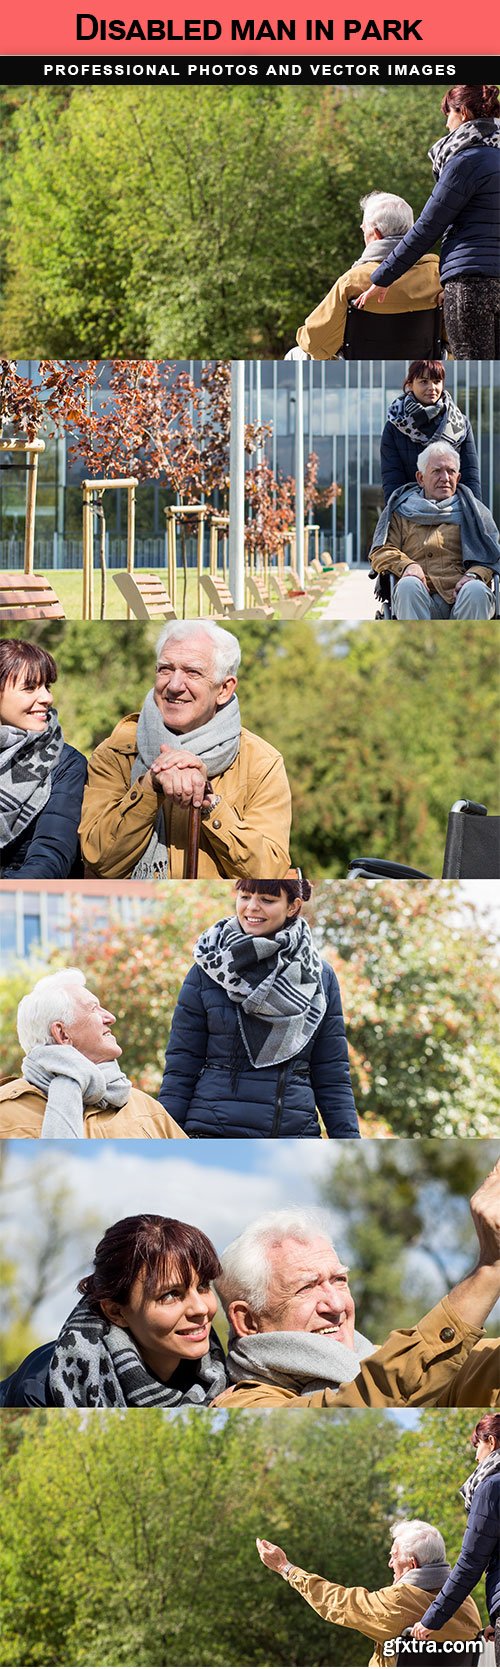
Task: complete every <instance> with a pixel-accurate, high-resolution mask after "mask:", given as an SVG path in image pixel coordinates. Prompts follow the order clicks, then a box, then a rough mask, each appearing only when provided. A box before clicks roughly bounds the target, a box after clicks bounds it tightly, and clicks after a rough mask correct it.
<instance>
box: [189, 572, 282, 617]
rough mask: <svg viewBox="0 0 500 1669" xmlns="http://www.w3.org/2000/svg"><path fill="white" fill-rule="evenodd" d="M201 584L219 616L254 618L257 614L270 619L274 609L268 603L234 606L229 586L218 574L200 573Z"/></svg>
mask: <svg viewBox="0 0 500 1669" xmlns="http://www.w3.org/2000/svg"><path fill="white" fill-rule="evenodd" d="M201 584H202V586H203V590H204V592H205V593H206V596H207V597H208V601H209V603H211V604H212V608H214V609H215V611H216V614H218V615H219V617H222V618H226V619H229V620H255V618H256V616H257V617H258V618H260V619H261V620H263V619H270V618H271V616H272V615H273V613H274V609H272V608H270V607H269V604H268V603H264V604H263V603H260V604H257V605H256V607H255V608H235V605H234V598H233V597H232V596H231V592H230V590H229V586H228V585H226V581H225V579H223V578H222V575H220V574H216V575H213V574H202V576H201Z"/></svg>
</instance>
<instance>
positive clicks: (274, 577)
mask: <svg viewBox="0 0 500 1669" xmlns="http://www.w3.org/2000/svg"><path fill="white" fill-rule="evenodd" d="M269 583H270V585H271V587H272V589H273V591H274V592H275V593H276V596H277V598H278V611H279V614H280V616H281V619H282V620H301V619H302V616H303V615H304V614H307V611H308V609H310V607H311V603H312V597H311V596H310V595H309V593H308V592H306V593H305V594H303V595H302V596H301V597H290V595H289V592H288V591H287V589H286V585H284V584H283V580H282V579H280V577H279V574H278V573H276V571H275V569H273V568H270V570H269Z"/></svg>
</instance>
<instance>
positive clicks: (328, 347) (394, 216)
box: [289, 191, 441, 359]
mask: <svg viewBox="0 0 500 1669" xmlns="http://www.w3.org/2000/svg"><path fill="white" fill-rule="evenodd" d="M361 208H362V209H363V220H362V225H361V231H362V233H363V238H364V242H365V248H364V251H363V254H362V255H360V256H359V258H358V260H357V261H355V262H354V266H352V267H350V268H349V271H348V272H344V273H342V277H341V278H337V281H336V283H335V284H334V285H333V289H331V290H329V292H328V295H327V296H325V298H324V300H323V301H320V303H319V306H318V307H315V309H314V312H313V313H310V314H309V317H308V318H307V319H306V322H305V324H304V325H301V326H300V329H299V330H298V331H297V342H298V345H299V348H300V349H302V353H305V354H307V355H308V356H309V358H310V359H335V356H336V354H338V353H340V350H341V348H342V343H343V340H344V335H345V327H346V319H347V307H348V303H349V302H350V301H353V300H354V298H355V297H356V296H360V295H362V293H363V291H364V290H365V289H366V285H367V282H368V278H369V277H371V274H372V272H374V271H375V268H376V267H377V266H379V265H380V262H381V260H385V257H386V255H390V254H391V252H392V250H393V249H395V248H396V244H397V243H399V241H400V239H401V238H402V237H404V235H405V233H406V232H408V231H409V230H410V227H411V226H413V209H411V208H410V204H409V203H406V202H405V199H404V197H395V196H394V194H393V193H392V192H391V191H372V192H370V195H369V196H368V197H362V198H361ZM440 293H441V284H440V279H439V261H438V257H437V255H423V256H422V259H421V260H420V261H417V264H416V266H414V267H412V268H411V270H410V272H407V273H406V274H405V277H404V278H403V279H398V280H397V281H396V283H395V284H393V285H391V289H390V290H389V292H388V297H387V301H386V302H384V306H383V312H384V313H415V312H421V311H422V310H425V309H426V308H430V307H435V306H436V304H437V302H438V300H439V296H440ZM367 310H368V312H371V313H376V312H377V310H378V302H377V300H376V299H375V301H374V302H369V303H368V309H367ZM289 357H290V358H295V357H297V358H299V357H301V355H299V354H297V350H296V349H292V352H291V354H290V356H289Z"/></svg>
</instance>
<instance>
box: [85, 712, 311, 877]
mask: <svg viewBox="0 0 500 1669" xmlns="http://www.w3.org/2000/svg"><path fill="white" fill-rule="evenodd" d="M137 720H138V714H137V713H131V714H129V715H128V717H127V718H124V719H120V722H119V724H117V725H115V729H114V730H113V732H112V734H111V736H109V737H108V738H107V740H106V741H105V742H101V743H100V744H99V747H97V748H96V750H95V753H93V754H92V758H91V760H90V762H89V775H88V783H87V787H86V789H85V794H84V798H83V810H82V821H81V824H80V831H79V832H80V839H81V844H82V852H83V856H84V860H85V864H86V868H87V873H88V874H89V875H99V876H101V877H103V878H104V879H106V880H115V879H120V878H122V877H124V876H130V875H132V872H133V870H134V869H135V866H136V864H137V863H138V862H139V859H140V858H142V856H143V853H144V852H145V851H146V847H147V846H148V844H149V840H150V836H151V834H152V831H153V828H154V825H155V822H156V818H157V815H158V808H159V806H160V805H161V803H162V801H161V796H159V795H158V794H157V793H156V791H155V790H154V789H153V788H149V787H148V786H147V785H144V784H143V782H142V781H139V782H135V783H134V784H133V785H132V786H131V781H130V779H131V773H132V765H133V762H134V759H135V757H136V734H137ZM211 780H212V784H213V789H214V793H215V794H217V795H220V800H219V804H218V805H217V806H215V808H214V810H213V811H212V812H210V815H209V816H208V817H207V818H205V817H204V818H203V822H202V835H201V844H200V858H199V865H198V874H199V877H200V880H206V879H209V878H210V877H213V876H216V875H226V876H235V877H236V876H245V875H251V876H254V877H255V878H256V879H257V880H262V881H265V880H281V879H282V878H283V876H285V875H286V874H287V870H288V869H289V868H290V856H289V851H288V845H289V839H290V823H291V795H290V788H289V785H288V779H287V775H286V771H285V766H284V763H283V759H282V757H281V754H280V753H278V752H277V750H276V748H273V747H271V744H270V742H265V741H263V739H262V737H261V736H254V735H253V734H252V732H251V731H250V730H242V732H241V745H240V751H239V753H238V757H237V759H235V761H234V764H233V765H230V767H229V770H227V771H224V772H223V774H222V776H219V777H212V779H211ZM163 804H164V812H165V827H166V836H167V845H168V862H169V875H170V879H171V880H173V881H176V880H182V877H183V873H184V852H185V848H186V842H187V830H188V811H187V809H186V808H184V807H183V806H177V805H174V804H173V802H172V801H171V800H165V801H164V802H163Z"/></svg>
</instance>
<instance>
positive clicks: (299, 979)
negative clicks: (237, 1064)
mask: <svg viewBox="0 0 500 1669" xmlns="http://www.w3.org/2000/svg"><path fill="white" fill-rule="evenodd" d="M194 958H195V962H197V963H198V965H199V967H200V968H203V971H204V973H206V974H208V977H209V979H213V980H214V981H215V984H216V985H222V986H223V988H224V990H225V992H226V996H228V997H229V1000H230V1002H232V1003H236V1004H237V1018H238V1025H239V1028H240V1033H241V1037H242V1039H243V1043H244V1045H245V1049H246V1052H247V1055H248V1058H249V1060H250V1061H251V1064H252V1066H254V1067H256V1068H257V1069H258V1068H259V1067H266V1066H277V1065H278V1064H279V1062H280V1061H288V1060H291V1059H292V1058H293V1056H294V1055H299V1054H300V1053H301V1050H302V1049H304V1047H305V1045H306V1043H307V1042H308V1041H309V1038H311V1037H313V1036H314V1033H315V1032H316V1031H317V1029H318V1026H320V1025H321V1021H322V1019H323V1017H324V1014H325V1012H326V997H325V993H324V989H323V980H322V963H321V957H320V956H318V952H317V950H316V948H315V946H314V944H313V940H312V937H311V930H310V928H309V926H308V923H307V922H306V921H303V920H302V917H301V916H299V917H298V918H297V919H296V920H295V921H293V922H290V923H289V925H288V927H282V928H280V931H279V932H278V933H275V934H274V936H273V937H272V938H266V937H265V936H264V935H262V936H261V935H259V934H255V935H254V934H252V933H244V932H243V929H242V928H241V927H240V924H239V921H238V919H237V916H231V917H230V918H229V920H228V921H225V920H223V921H217V922H215V925H214V927H209V928H208V931H207V932H206V933H202V934H201V936H200V938H199V939H198V941H197V944H196V945H195V947H194Z"/></svg>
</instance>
